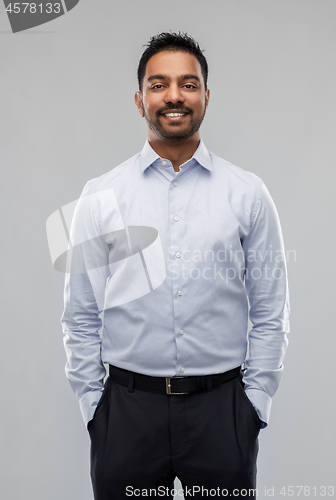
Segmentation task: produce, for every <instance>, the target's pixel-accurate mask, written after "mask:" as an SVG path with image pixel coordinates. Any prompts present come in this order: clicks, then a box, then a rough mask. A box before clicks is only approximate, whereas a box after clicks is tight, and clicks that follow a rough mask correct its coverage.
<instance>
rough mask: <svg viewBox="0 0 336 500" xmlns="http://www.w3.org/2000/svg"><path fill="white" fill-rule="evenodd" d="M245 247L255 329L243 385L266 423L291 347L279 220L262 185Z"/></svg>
mask: <svg viewBox="0 0 336 500" xmlns="http://www.w3.org/2000/svg"><path fill="white" fill-rule="evenodd" d="M243 248H244V253H245V287H246V293H247V296H248V299H249V304H250V311H249V316H250V320H251V323H252V325H253V326H252V328H251V330H250V331H249V334H248V339H249V356H248V358H247V360H246V362H245V372H244V377H243V382H244V384H245V386H244V389H245V392H246V395H247V396H248V398H249V399H250V401H251V403H252V405H253V406H254V407H255V409H256V411H257V413H258V415H259V418H260V419H261V420H262V421H263V422H265V424H266V425H267V424H268V422H269V417H270V411H271V403H272V397H273V395H274V394H275V392H276V390H277V389H278V386H279V383H280V378H281V374H282V371H283V364H282V362H283V358H284V355H285V352H286V349H287V344H288V339H287V333H288V332H289V292H288V281H287V269H286V258H285V249H284V244H283V238H282V231H281V226H280V221H279V217H278V214H277V210H276V208H275V205H274V202H273V200H272V198H271V196H270V194H269V192H268V190H267V188H266V186H265V184H264V183H263V182H262V181H261V183H260V186H259V193H258V198H257V201H256V204H255V210H254V213H253V214H252V220H251V230H250V233H249V235H248V236H247V237H246V238H245V240H244V241H243Z"/></svg>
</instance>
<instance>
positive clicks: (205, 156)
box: [140, 139, 212, 172]
mask: <svg viewBox="0 0 336 500" xmlns="http://www.w3.org/2000/svg"><path fill="white" fill-rule="evenodd" d="M159 158H160V156H159V155H158V154H157V153H156V152H155V151H154V149H153V148H152V147H151V145H150V144H149V142H148V139H146V142H145V145H144V147H143V148H142V151H141V153H140V166H141V171H142V172H144V171H145V170H146V169H147V168H148V167H150V165H152V164H153V163H154V162H155V160H157V159H159ZM192 158H194V159H195V160H196V161H197V162H198V163H199V164H200V165H201V166H202V167H204V168H206V169H207V170H209V171H210V172H211V171H212V165H211V156H210V153H209V151H208V150H207V148H206V147H205V145H204V142H203V141H202V139H201V140H200V143H199V146H198V148H197V149H196V151H195V153H194V155H193V157H192Z"/></svg>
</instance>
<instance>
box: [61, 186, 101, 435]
mask: <svg viewBox="0 0 336 500" xmlns="http://www.w3.org/2000/svg"><path fill="white" fill-rule="evenodd" d="M108 255H109V248H108V245H107V244H106V243H105V241H104V238H103V236H102V234H101V230H100V227H99V223H98V220H97V209H95V196H94V195H90V194H89V183H88V184H87V185H86V186H85V188H84V190H83V192H82V195H81V197H80V199H79V200H78V202H77V205H76V209H75V212H74V216H73V220H72V224H71V230H70V249H69V251H68V260H67V271H68V272H67V273H66V276H65V286H64V311H63V314H62V318H61V324H62V327H63V333H64V347H65V352H66V356H67V362H66V365H65V373H66V375H67V377H68V380H69V383H70V386H71V388H72V390H73V392H74V393H75V395H76V396H77V398H78V400H79V405H80V409H81V413H82V417H83V420H84V423H85V425H87V423H88V422H89V421H90V420H91V419H92V418H93V414H94V412H95V409H96V406H97V404H98V401H99V399H100V397H101V395H102V392H103V380H104V376H105V374H106V370H105V367H104V365H103V363H102V359H101V338H100V335H99V329H100V328H101V326H102V320H101V318H100V313H101V312H102V310H103V305H102V304H103V299H102V297H103V296H104V290H105V284H106V279H107V276H108ZM98 304H99V307H98Z"/></svg>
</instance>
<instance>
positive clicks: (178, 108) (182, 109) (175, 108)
mask: <svg viewBox="0 0 336 500" xmlns="http://www.w3.org/2000/svg"><path fill="white" fill-rule="evenodd" d="M169 111H177V112H181V113H190V114H191V113H193V110H192V109H191V108H186V107H182V106H178V105H171V106H169V107H165V108H160V109H158V110H157V111H156V115H157V116H159V115H162V114H163V113H168V112H169Z"/></svg>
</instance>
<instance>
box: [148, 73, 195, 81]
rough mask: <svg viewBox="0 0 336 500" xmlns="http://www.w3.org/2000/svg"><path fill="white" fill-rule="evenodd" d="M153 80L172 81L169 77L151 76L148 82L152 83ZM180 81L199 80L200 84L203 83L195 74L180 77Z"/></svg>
mask: <svg viewBox="0 0 336 500" xmlns="http://www.w3.org/2000/svg"><path fill="white" fill-rule="evenodd" d="M153 80H170V77H169V76H167V75H160V74H158V75H151V76H149V77H148V81H149V82H152V81H153ZM180 80H197V81H198V82H201V80H200V78H199V77H198V76H197V75H193V74H191V73H190V74H187V75H182V76H181V77H180Z"/></svg>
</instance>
